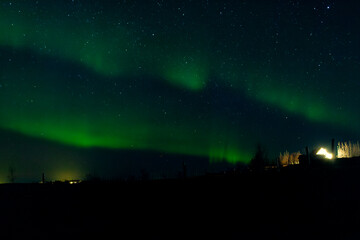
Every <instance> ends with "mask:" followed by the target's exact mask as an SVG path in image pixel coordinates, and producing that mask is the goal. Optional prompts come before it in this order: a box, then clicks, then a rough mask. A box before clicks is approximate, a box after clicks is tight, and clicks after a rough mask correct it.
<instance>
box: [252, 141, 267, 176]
mask: <svg viewBox="0 0 360 240" xmlns="http://www.w3.org/2000/svg"><path fill="white" fill-rule="evenodd" d="M266 162H268V158H267V154H266V151H265V149H264V147H263V146H262V145H261V144H258V145H257V146H256V151H255V155H254V157H253V158H252V159H251V162H250V166H249V167H250V169H251V170H252V171H257V172H260V171H263V170H264V167H265V163H266Z"/></svg>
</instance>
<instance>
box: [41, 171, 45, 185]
mask: <svg viewBox="0 0 360 240" xmlns="http://www.w3.org/2000/svg"><path fill="white" fill-rule="evenodd" d="M41 182H42V183H43V184H45V173H42V177H41Z"/></svg>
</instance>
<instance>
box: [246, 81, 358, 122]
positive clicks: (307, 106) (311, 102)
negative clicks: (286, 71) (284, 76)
mask: <svg viewBox="0 0 360 240" xmlns="http://www.w3.org/2000/svg"><path fill="white" fill-rule="evenodd" d="M254 82H255V83H256V84H254ZM299 84H300V83H299ZM247 88H248V89H250V91H248V92H247V94H248V96H249V97H251V98H253V99H256V100H258V101H261V102H264V103H267V104H271V105H273V106H276V107H279V108H281V109H283V110H284V111H286V112H288V113H291V114H295V115H299V116H302V117H304V118H306V119H307V120H310V121H312V122H318V123H324V124H332V125H336V126H341V127H343V128H348V129H354V127H355V126H356V122H357V120H358V119H359V117H358V116H357V114H354V113H352V112H351V111H350V110H349V109H341V111H339V110H338V109H336V108H335V107H334V106H335V102H334V100H332V98H331V95H330V96H329V93H327V92H326V88H325V87H324V89H321V90H320V91H318V92H315V91H314V89H308V90H307V91H303V92H301V93H299V92H298V91H299V88H291V87H289V86H287V85H286V84H284V83H281V82H277V83H274V80H273V81H271V84H270V83H269V82H268V80H266V79H265V78H261V77H259V76H257V77H256V79H252V81H250V83H249V84H248V86H247ZM354 120H355V121H354Z"/></svg>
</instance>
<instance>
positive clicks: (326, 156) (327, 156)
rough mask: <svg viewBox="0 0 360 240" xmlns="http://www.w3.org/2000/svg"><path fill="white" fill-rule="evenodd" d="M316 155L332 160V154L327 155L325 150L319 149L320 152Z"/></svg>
mask: <svg viewBox="0 0 360 240" xmlns="http://www.w3.org/2000/svg"><path fill="white" fill-rule="evenodd" d="M316 155H323V156H324V157H325V158H326V159H332V158H333V155H332V153H328V151H327V150H326V149H325V148H320V150H319V151H318V152H317V153H316Z"/></svg>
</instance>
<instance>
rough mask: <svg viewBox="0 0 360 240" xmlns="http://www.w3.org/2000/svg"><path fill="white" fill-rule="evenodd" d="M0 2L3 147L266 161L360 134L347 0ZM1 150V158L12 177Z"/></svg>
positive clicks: (352, 12)
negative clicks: (261, 148) (264, 151)
mask: <svg viewBox="0 0 360 240" xmlns="http://www.w3.org/2000/svg"><path fill="white" fill-rule="evenodd" d="M0 4H1V5H0V33H1V34H0V62H1V66H2V67H1V70H0V128H1V129H2V131H3V132H4V134H3V135H4V136H6V137H3V139H2V141H4V142H9V141H10V140H9V139H11V137H9V135H11V134H15V135H16V136H23V137H24V138H25V139H26V142H29V141H30V142H31V141H36V142H41V144H44V145H43V146H42V147H41V146H37V147H38V148H40V149H44V148H46V146H47V145H46V142H49V144H59V146H60V145H61V146H62V145H64V146H68V147H74V148H76V149H78V150H74V151H75V152H76V151H80V152H81V153H83V152H86V151H93V149H94V148H95V149H97V148H98V149H105V150H101V151H106V149H108V151H117V150H130V151H135V152H141V151H145V152H147V151H151V152H157V153H159V154H163V153H164V154H180V155H181V156H190V157H200V158H206V159H208V160H209V161H210V162H221V161H226V162H229V163H236V162H245V163H246V162H248V161H249V160H250V159H251V156H252V155H253V151H254V146H255V145H256V143H258V142H261V143H263V144H264V145H265V146H267V148H268V149H269V154H270V155H271V156H273V155H274V156H275V155H276V154H277V153H278V152H281V151H285V150H286V149H287V150H294V151H297V150H299V149H301V148H303V147H304V146H306V145H309V146H315V145H316V144H319V143H320V142H321V141H328V140H329V139H330V138H332V137H335V138H336V139H343V140H348V139H355V140H356V138H357V136H358V134H359V132H360V126H359V120H360V113H359V111H358V109H359V107H360V99H359V95H358V93H357V92H358V88H359V82H358V78H359V75H360V71H359V70H360V59H359V50H360V49H359V37H360V34H359V31H360V30H359V29H360V28H358V26H359V17H358V16H357V14H356V12H357V10H358V9H359V4H358V3H356V2H355V1H354V2H353V1H351V4H350V3H349V2H346V3H345V2H344V1H343V2H341V1H313V2H307V1H306V2H305V1H265V0H264V1H241V0H239V1H230V0H227V1H211V0H199V1H190V0H186V1H160V0H159V1H140V0H135V1H125V0H124V1H115V0H110V1H100V0H96V1H95V0H91V1H85V0H62V1H60V0H59V1H46V0H37V1H35V0H30V1H29V0H19V1H1V3H0ZM0 137H1V134H0ZM20 138H21V137H20ZM16 139H18V137H16ZM12 144H13V145H11V146H12V148H13V149H11V150H10V149H8V148H9V147H6V148H5V147H3V148H1V149H0V150H1V152H0V161H3V163H2V166H5V168H6V166H8V164H9V162H14V161H15V162H16V163H14V164H15V165H17V168H18V169H22V167H21V166H22V165H23V162H26V161H28V160H27V158H29V156H23V155H22V154H21V152H17V151H16V149H17V148H19V146H17V145H16V144H17V142H16V141H15V142H12ZM22 144H24V143H23V142H22ZM3 145H4V144H3ZM5 145H6V144H5ZM59 148H62V147H59ZM10 152H11V154H10ZM44 152H47V154H45V155H46V156H52V153H51V151H48V150H44ZM57 152H60V153H59V155H61V151H57ZM64 155H66V154H64ZM75 155H76V156H73V155H72V156H71V157H67V158H68V159H66V160H59V159H57V158H54V159H53V162H57V163H56V165H57V166H59V165H61V162H62V161H65V162H71V164H70V165H71V166H75V165H76V166H78V165H79V164H80V163H79V162H82V164H83V165H86V164H85V163H84V162H86V159H85V157H84V154H83V155H82V154H78V155H77V154H75ZM80 155H81V157H77V156H80ZM46 156H44V157H43V158H44V159H42V160H39V161H38V162H37V167H38V169H43V168H45V167H42V163H43V162H46V161H47V160H46ZM86 156H88V155H86ZM52 157H53V156H52ZM1 158H2V159H1ZM30 158H31V157H30ZM50 158H51V157H50ZM63 158H64V157H62V159H63ZM79 158H81V160H79ZM90 158H91V157H90ZM100 158H101V157H100ZM13 159H16V160H13ZM69 159H71V160H69ZM84 159H85V160H84ZM29 161H30V160H29ZM89 161H90V160H89ZM91 161H94V162H96V161H95V160H91ZM119 161H121V160H119ZM101 164H102V163H101V159H98V160H97V162H96V163H93V165H94V166H95V167H96V166H100V165H101ZM94 166H91V167H88V168H94ZM69 168H71V167H69ZM85 168H86V167H85ZM19 171H20V172H21V171H22V170H19ZM24 171H25V170H24ZM39 171H41V170H39ZM74 171H82V174H85V171H88V169H85V170H81V169H80V170H79V169H77V170H76V169H75V170H74ZM5 172H6V171H4V173H3V174H6V173H5ZM36 174H38V173H36ZM30 175H31V174H30Z"/></svg>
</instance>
